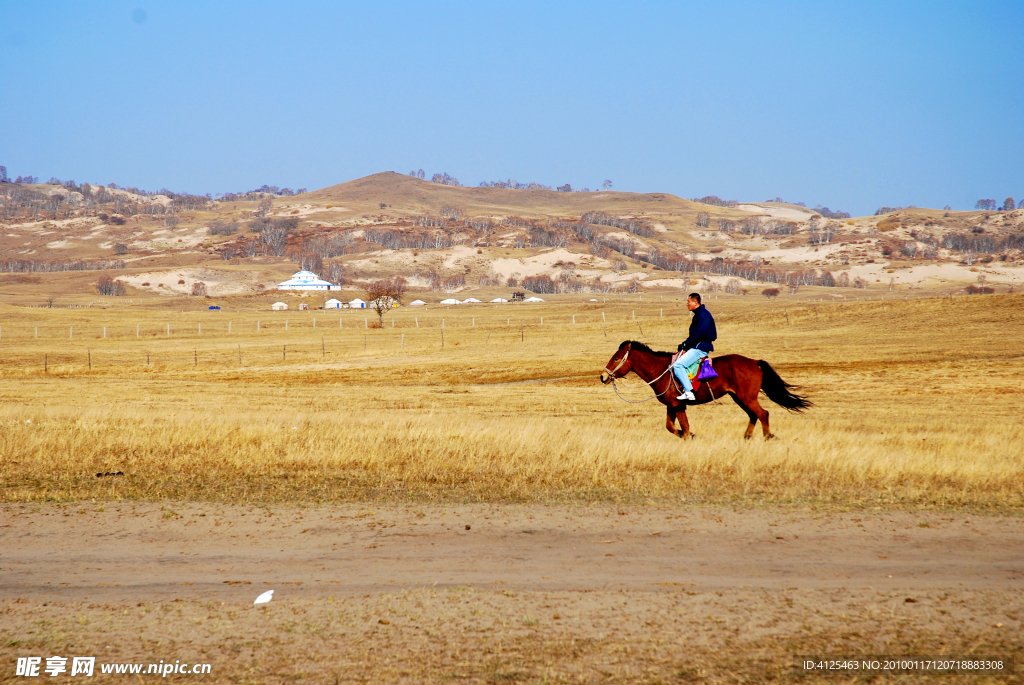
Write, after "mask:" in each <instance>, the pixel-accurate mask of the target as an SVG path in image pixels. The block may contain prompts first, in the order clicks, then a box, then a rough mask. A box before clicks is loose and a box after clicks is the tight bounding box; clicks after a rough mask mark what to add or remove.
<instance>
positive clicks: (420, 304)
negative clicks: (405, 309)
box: [409, 300, 426, 307]
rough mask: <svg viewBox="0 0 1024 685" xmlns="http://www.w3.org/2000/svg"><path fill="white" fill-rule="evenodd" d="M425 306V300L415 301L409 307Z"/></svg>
mask: <svg viewBox="0 0 1024 685" xmlns="http://www.w3.org/2000/svg"><path fill="white" fill-rule="evenodd" d="M425 304H426V302H424V301H423V300H413V301H412V302H410V303H409V306H410V307H422V306H423V305H425Z"/></svg>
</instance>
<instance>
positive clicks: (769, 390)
mask: <svg viewBox="0 0 1024 685" xmlns="http://www.w3.org/2000/svg"><path fill="white" fill-rule="evenodd" d="M757 365H758V366H759V367H760V368H761V389H762V390H764V394H765V395H768V399H770V400H771V401H772V402H774V403H775V404H778V405H780V406H782V407H785V408H786V409H788V410H790V411H793V412H797V413H802V412H803V410H804V409H807V408H808V407H813V406H814V403H813V402H811V401H810V400H808V399H807V398H806V397H804V396H802V395H797V394H796V393H794V392H792V391H793V390H799V389H800V386H799V385H790V384H789V383H787V382H786V381H784V380H782V379H781V378H780V377H779V374H777V373H775V369H773V368H772V367H771V365H770V364H769V363H768V362H766V361H764V360H761V361H759V362H757Z"/></svg>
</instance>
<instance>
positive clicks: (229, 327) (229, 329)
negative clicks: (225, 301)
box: [228, 321, 231, 335]
mask: <svg viewBox="0 0 1024 685" xmlns="http://www.w3.org/2000/svg"><path fill="white" fill-rule="evenodd" d="M228 335H231V322H230V321H228Z"/></svg>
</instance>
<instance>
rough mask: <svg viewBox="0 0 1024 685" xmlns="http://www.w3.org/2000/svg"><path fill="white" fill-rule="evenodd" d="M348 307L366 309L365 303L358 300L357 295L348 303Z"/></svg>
mask: <svg viewBox="0 0 1024 685" xmlns="http://www.w3.org/2000/svg"><path fill="white" fill-rule="evenodd" d="M348 308H349V309H366V303H365V302H363V301H362V300H360V299H359V298H358V297H357V298H356V299H354V300H352V301H351V302H349V303H348Z"/></svg>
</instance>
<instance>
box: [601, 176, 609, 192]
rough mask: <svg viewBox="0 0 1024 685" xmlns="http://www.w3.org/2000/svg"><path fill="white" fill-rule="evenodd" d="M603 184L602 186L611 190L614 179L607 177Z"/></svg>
mask: <svg viewBox="0 0 1024 685" xmlns="http://www.w3.org/2000/svg"><path fill="white" fill-rule="evenodd" d="M601 186H602V187H603V188H604V189H605V190H611V189H612V180H611V179H610V178H606V179H605V180H604V183H602V184H601Z"/></svg>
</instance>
